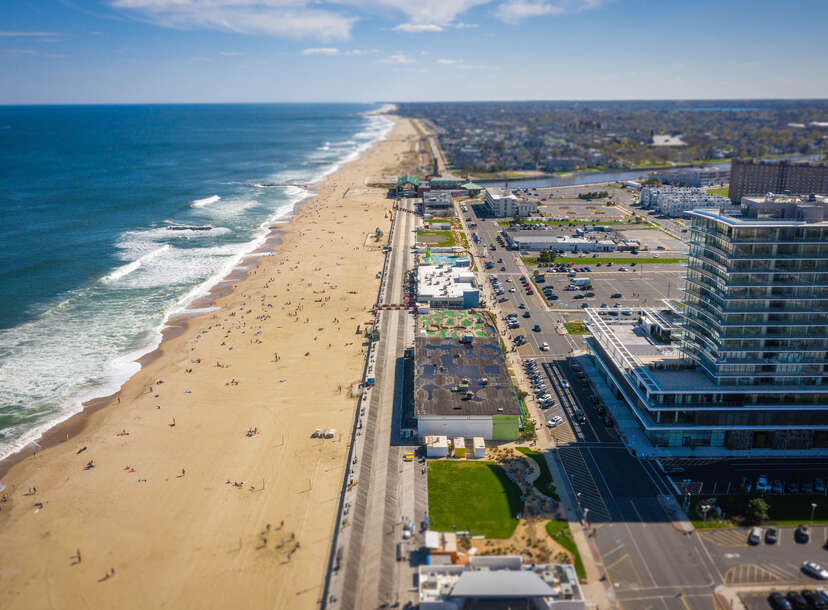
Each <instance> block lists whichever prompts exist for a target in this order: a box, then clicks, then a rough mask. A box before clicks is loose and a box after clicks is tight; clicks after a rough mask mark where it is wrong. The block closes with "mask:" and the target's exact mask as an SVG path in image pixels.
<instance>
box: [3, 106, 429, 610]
mask: <svg viewBox="0 0 828 610" xmlns="http://www.w3.org/2000/svg"><path fill="white" fill-rule="evenodd" d="M412 137H414V131H413V129H412V128H411V126H410V124H409V123H408V121H405V120H403V121H399V122H398V123H397V125H396V126H395V128H394V130H393V131H392V133H391V134H390V136H389V137H388V139H386V140H385V141H383V142H380V143H379V144H377V145H376V146H374V147H373V148H372V149H371V150H369V151H368V152H367V153H366V154H365V155H363V157H362V158H360V159H358V160H356V161H354V162H352V163H350V164H348V165H346V166H345V167H343V168H342V169H341V170H339V171H338V172H337V173H335V174H333V175H331V176H330V177H328V178H327V179H325V180H324V181H323V182H321V183H319V184H318V185H317V195H316V197H314V198H313V199H312V200H310V201H309V202H308V203H306V204H304V205H303V206H301V208H300V209H299V212H298V214H297V216H296V217H295V218H294V219H293V220H292V221H291V222H290V223H287V224H285V225H280V226H279V229H280V237H279V239H278V240H275V241H273V242H271V245H274V244H277V245H276V250H275V251H274V252H272V253H267V254H270V255H265V256H257V257H254V258H252V259H248V260H247V262H246V263H242V265H243V266H248V267H251V266H252V268H250V269H248V270H247V271H246V272H245V270H244V269H241V270H237V271H235V272H234V273H233V274H231V276H230V279H231V280H232V281H231V282H228V283H226V284H220V285H219V286H218V288H217V291H216V292H215V293H214V295H213V296H214V297H215V305H217V306H218V307H219V309H218V310H217V311H214V312H211V313H208V314H205V315H202V316H200V317H196V318H190V319H181V320H176V321H175V322H174V324H173V325H171V328H170V330H169V331H168V332H167V333H166V335H165V340H164V342H163V343H162V345H161V346H160V348H159V350H157V351H156V352H155V353H153V354H152V355H150V356H148V357H146V358H144V359H143V360H142V364H143V368H142V369H141V371H140V372H139V373H137V374H136V375H135V376H134V377H133V378H131V379H130V380H129V381H128V382H127V383H126V384H124V386H123V387H122V388H121V391H120V392H119V393H118V394H117V395H116V396H114V397H112V398H111V399H108V400H107V399H104V400H100V401H97V402H96V403H95V404H93V405H90V408H89V409H87V411H85V412H84V413H83V414H81V415H79V416H77V417H75V418H73V419H72V420H70V421H68V422H65V423H64V424H63V425H62V426H61V427H58V428H55V429H54V430H52V431H50V432H49V433H47V435H46V438H45V439H44V440H41V444H50V443H51V444H53V446H51V447H48V448H46V449H44V450H42V451H40V452H39V453H37V455H35V456H30V457H25V456H24V457H23V459H21V460H19V461H18V462H17V463H14V464H13V463H12V462H9V463H7V466H8V472H7V473H6V474H5V475H4V476H3V482H4V483H5V484H6V489H5V490H4V491H3V492H2V493H4V494H6V496H7V501H6V502H1V503H0V540H2V549H3V552H2V554H1V555H0V607H2V608H87V607H88V608H111V607H118V608H158V607H161V606H166V607H169V608H218V607H236V606H243V607H245V608H246V609H252V608H313V607H316V606H317V604H318V602H319V598H320V596H321V594H322V587H323V583H324V575H325V569H326V567H327V559H328V553H329V551H330V541H331V535H332V531H333V527H334V523H335V513H336V510H337V505H338V500H339V492H340V488H341V484H342V478H343V475H344V469H345V460H346V457H347V449H348V444H349V442H350V432H351V428H352V425H353V417H354V408H355V406H356V386H357V384H358V383H359V379H360V376H361V373H362V369H363V365H364V349H365V348H364V346H363V341H364V336H362V335H358V334H357V332H356V331H357V327H358V326H359V327H360V328H364V327H365V324H366V323H367V322H369V321H370V320H371V319H372V315H371V313H370V309H371V307H372V306H373V305H374V302H375V299H376V291H377V287H378V279H377V278H376V273H377V271H378V270H380V269H381V267H382V250H381V247H382V245H384V239H383V240H381V241H380V242H375V240H374V238H373V233H374V230H375V228H376V227H379V228H380V229H382V231H383V232H384V233H387V231H388V228H389V225H390V209H391V206H392V201H391V200H389V199H387V198H386V192H385V191H384V190H381V189H373V188H368V187H366V186H364V177H365V176H376V175H380V174H381V173H382V170H383V168H387V167H389V166H394V165H396V163H397V161H398V160H399V159H400V157H401V155H402V154H403V153H404V152H405V151H406V150H408V148H409V139H410V138H412ZM255 263H257V266H256V265H255ZM245 276H246V277H245ZM203 305H204V303H201V304H200V306H203ZM316 428H324V429H330V428H335V429H336V434H335V436H334V438H332V439H321V438H312V437H311V435H312V434H313V432H314V431H315V430H316ZM67 436H68V440H67ZM32 488H36V493H35V492H31V493H30V489H32ZM78 551H80V558H78V557H77V552H78ZM79 559H80V560H79Z"/></svg>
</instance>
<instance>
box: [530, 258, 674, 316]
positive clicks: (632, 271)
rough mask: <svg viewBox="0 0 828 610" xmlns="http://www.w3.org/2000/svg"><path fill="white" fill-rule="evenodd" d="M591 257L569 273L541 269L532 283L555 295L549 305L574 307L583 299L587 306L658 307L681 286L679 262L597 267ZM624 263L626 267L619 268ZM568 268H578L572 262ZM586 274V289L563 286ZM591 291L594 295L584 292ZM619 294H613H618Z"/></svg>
mask: <svg viewBox="0 0 828 610" xmlns="http://www.w3.org/2000/svg"><path fill="white" fill-rule="evenodd" d="M596 260H599V259H593V260H592V261H590V264H587V265H585V266H586V267H587V268H589V271H583V272H580V273H576V275H575V276H572V277H569V273H567V272H560V273H554V272H548V271H547V272H545V273H544V275H545V280H544V282H542V283H541V282H536V285H537V286H538V287H539V288H540V289H541V292H542V293H543V292H544V288H545V287H549V288H547V290H546V292H549V291H550V289H551V291H552V294H554V295H555V296H557V297H558V298H557V299H553V298H550V299H549V300H548V303H549V306H550V307H552V308H556V309H577V308H583V304H584V303H586V304H587V305H588V306H589V307H593V308H595V307H601V305H602V304H604V303H606V304H607V307H609V308H613V307H614V305H615V303H621V307H620V308H621V309H623V308H625V307H661V306H663V305H664V304H663V303H662V301H663V300H664V299H675V298H678V297H680V295H681V290H682V289H683V288H684V275H685V271H684V268H683V267H682V266H681V265H673V264H662V265H640V266H639V265H637V266H635V267H631V266H626V265H613V266H612V267H607V266H605V265H602V266H601V267H597V266H596V264H595V261H596ZM622 267H624V268H626V271H620V269H621V268H622ZM572 268H581V269H583V268H584V267H583V266H579V265H578V264H573V266H572ZM579 278H589V280H590V285H591V288H590V289H588V290H567V286H569V285H570V280H571V279H574V280H578V279H579ZM589 293H594V296H588V294H589ZM618 294H620V295H621V296H620V297H619V296H613V295H618Z"/></svg>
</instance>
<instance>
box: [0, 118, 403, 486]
mask: <svg viewBox="0 0 828 610" xmlns="http://www.w3.org/2000/svg"><path fill="white" fill-rule="evenodd" d="M393 110H394V107H393V105H390V106H389V105H386V106H384V107H382V108H379V109H377V110H376V111H370V112H369V113H366V116H367V115H372V114H373V115H382V116H384V117H385V118H386V119H388V120H390V121H391V123H392V124H391V126H389V128H388V129H387V130H386V131H385V134H384V135H383V136H382V137H381V138H378V139H376V140H373V141H371V142H370V143H368V144H367V145H366V146H365V148H364V149H362V150H357V151H355V152H353V153H349V154H348V155H346V156H345V157H343V158H342V159H340V160H339V161H337V162H335V163H334V167H335V168H334V169H333V170H332V171H329V172H326V173H323V174H322V175H320V176H319V177H317V178H314V179H313V180H311V181H309V182H307V183H303V184H301V185H299V184H297V185H292V186H295V187H296V188H299V189H301V190H302V191H304V192H305V195H304V196H303V197H301V198H300V199H297V200H296V201H294V202H293V203H292V204H290V208H289V209H287V211H286V212H285V213H284V215H281V216H280V215H278V214H279V213H278V212H276V213H274V215H273V216H272V217H271V218H269V219H267V220H266V221H264V222H263V223H262V225H261V229H262V230H263V231H265V232H264V233H263V234H262V235H261V236H258V237H257V236H256V235H255V233H254V235H253V239H251V240H250V242H248V243H249V244H250V245H251V249H250V251H248V252H244V253H242V254H240V255H239V258H238V260H237V261H236V262H235V263H234V264H233V265H232V266H231V267H230V268H229V269H228V270H227V271H226V272H225V273H223V274H222V275H221V276H217V277H213V278H208V279H207V280H205V281H204V282H203V283H202V284H199V285H196V286H194V287H193V288H192V289H191V290H190V291H189V292H187V293H186V294H184V295H182V297H181V298H180V299H179V301H178V302H177V303H176V304H175V305H174V306H173V307H172V308H171V309H170V310H169V311H168V312H167V313H166V314H165V316H164V318H163V319H162V321H161V322H160V323H159V325H158V326H157V327H156V329H155V331H154V334H155V335H156V336H155V337H154V340H151V341H150V342H149V343H148V344H147V345H145V346H143V347H137V348H135V349H134V350H130V352H128V353H127V354H124V356H128V355H129V354H134V355H135V357H134V358H130V359H129V360H128V362H129V363H136V364H138V369H137V370H135V371H133V372H132V373H130V374H128V375H127V376H126V377H125V378H124V379H123V381H121V382H120V384H119V385H118V388H117V389H116V390H115V391H113V392H109V393H101V394H100V395H92V396H89V397H87V398H78V399H76V404H77V409H76V410H71V409H67V410H66V411H64V412H61V413H59V414H57V415H56V417H55V419H54V420H52V421H50V422H47V423H44V424H41V425H39V426H36V427H35V430H39V432H37V433H36V434H37V436H35V437H34V438H31V439H30V440H28V441H26V442H25V444H23V445H22V446H20V447H19V448H17V449H12V450H11V451H10V453H8V454H7V455H5V456H3V457H0V483H2V480H3V477H4V476H5V475H6V474H7V473H8V471H9V470H10V469H11V468H12V467H13V466H14V465H15V464H17V463H19V462H20V461H21V460H23V459H25V458H26V457H29V456H31V455H35V454H37V453H38V452H39V451H42V450H44V449H48V448H49V447H53V446H55V445H56V444H59V443H62V442H65V441H67V440H69V439H71V438H72V437H73V436H75V435H76V434H77V433H79V432H80V431H82V430H83V429H84V427H85V421H81V420H85V419H86V418H88V417H89V415H91V414H92V413H94V412H95V411H97V410H99V409H102V408H103V407H105V406H106V405H108V404H110V403H111V402H112V401H113V400H114V399H115V398H116V397H117V396H118V394H120V392H121V391H122V389H123V387H124V385H126V384H127V383H128V382H129V380H130V379H132V378H133V377H134V376H135V375H137V374H139V373H140V372H141V370H142V369H143V368H144V367H145V366H146V365H147V364H149V363H150V362H152V361H153V360H155V359H156V358H158V357H159V356H160V355H161V353H162V348H163V346H164V344H165V343H166V342H167V341H169V340H171V339H173V338H175V337H177V336H179V335H181V334H183V333H185V332H186V331H187V329H188V328H189V324H188V323H189V322H190V321H191V320H193V319H195V318H198V317H201V316H204V315H208V314H209V313H212V310H213V309H214V308H215V307H216V302H217V301H218V300H219V299H221V298H222V297H225V296H227V295H228V294H230V292H231V291H232V290H233V284H236V283H239V282H242V281H244V280H245V279H246V278H247V277H248V275H249V273H250V272H251V271H253V270H254V269H256V268H258V267H259V266H260V264H261V261H260V260H259V259H261V258H263V257H268V256H273V255H274V254H277V253H278V250H277V248H278V246H279V244H280V243H281V241H282V237H283V235H284V231H285V227H286V226H287V225H289V224H290V223H291V222H293V221H295V220H296V219H298V218H299V217H300V214H301V210H302V208H303V207H304V206H305V205H307V204H308V203H310V202H311V201H313V199H314V198H315V197H316V196H317V192H316V190H315V189H314V185H315V184H318V183H321V182H323V181H324V180H326V179H327V178H328V177H330V176H332V175H334V174H336V173H337V172H339V171H340V170H341V169H342V168H343V167H345V166H347V165H348V164H350V163H353V162H354V161H357V160H359V159H360V158H361V157H363V156H364V155H365V154H367V153H368V152H369V151H370V150H371V149H372V148H374V147H375V146H376V145H377V144H378V143H380V142H382V141H383V140H385V139H386V138H387V137H388V135H389V134H390V133H391V131H392V130H393V127H394V124H396V122H397V121H398V119H394V118H391V119H389V118H388V116H389V112H392V111H393ZM392 116H393V115H392ZM259 241H260V243H258V244H256V242H259ZM201 291H203V293H202V294H198V292H201ZM193 292H196V294H192V293H193ZM191 294H192V296H190V295H191ZM201 310H204V311H201ZM124 356H119V357H117V358H115V359H114V360H113V361H110V363H111V362H115V361H117V360H119V359H120V358H123V357H124ZM101 385H102V387H101V389H100V391H101V392H106V386H107V385H108V384H107V383H106V381H103V382H102V384H101ZM94 392H95V390H92V391H90V393H93V394H94ZM27 434H30V433H27ZM23 438H25V435H24V437H23ZM18 442H19V441H18Z"/></svg>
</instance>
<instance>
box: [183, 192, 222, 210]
mask: <svg viewBox="0 0 828 610" xmlns="http://www.w3.org/2000/svg"><path fill="white" fill-rule="evenodd" d="M219 199H221V197H219V196H218V195H213V196H212V197H205V198H204V199H196V200H195V201H193V202H192V203H191V204H190V206H191V207H194V208H203V207H204V206H207V205H210V204H211V203H215V202H216V201H218V200H219Z"/></svg>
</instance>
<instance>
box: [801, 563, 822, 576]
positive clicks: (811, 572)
mask: <svg viewBox="0 0 828 610" xmlns="http://www.w3.org/2000/svg"><path fill="white" fill-rule="evenodd" d="M802 571H803V572H805V573H806V574H807V575H808V576H811V577H812V578H816V579H817V580H825V579H828V570H826V569H825V568H823V567H822V566H821V565H819V564H818V563H816V562H813V561H806V562H805V563H803V564H802Z"/></svg>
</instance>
